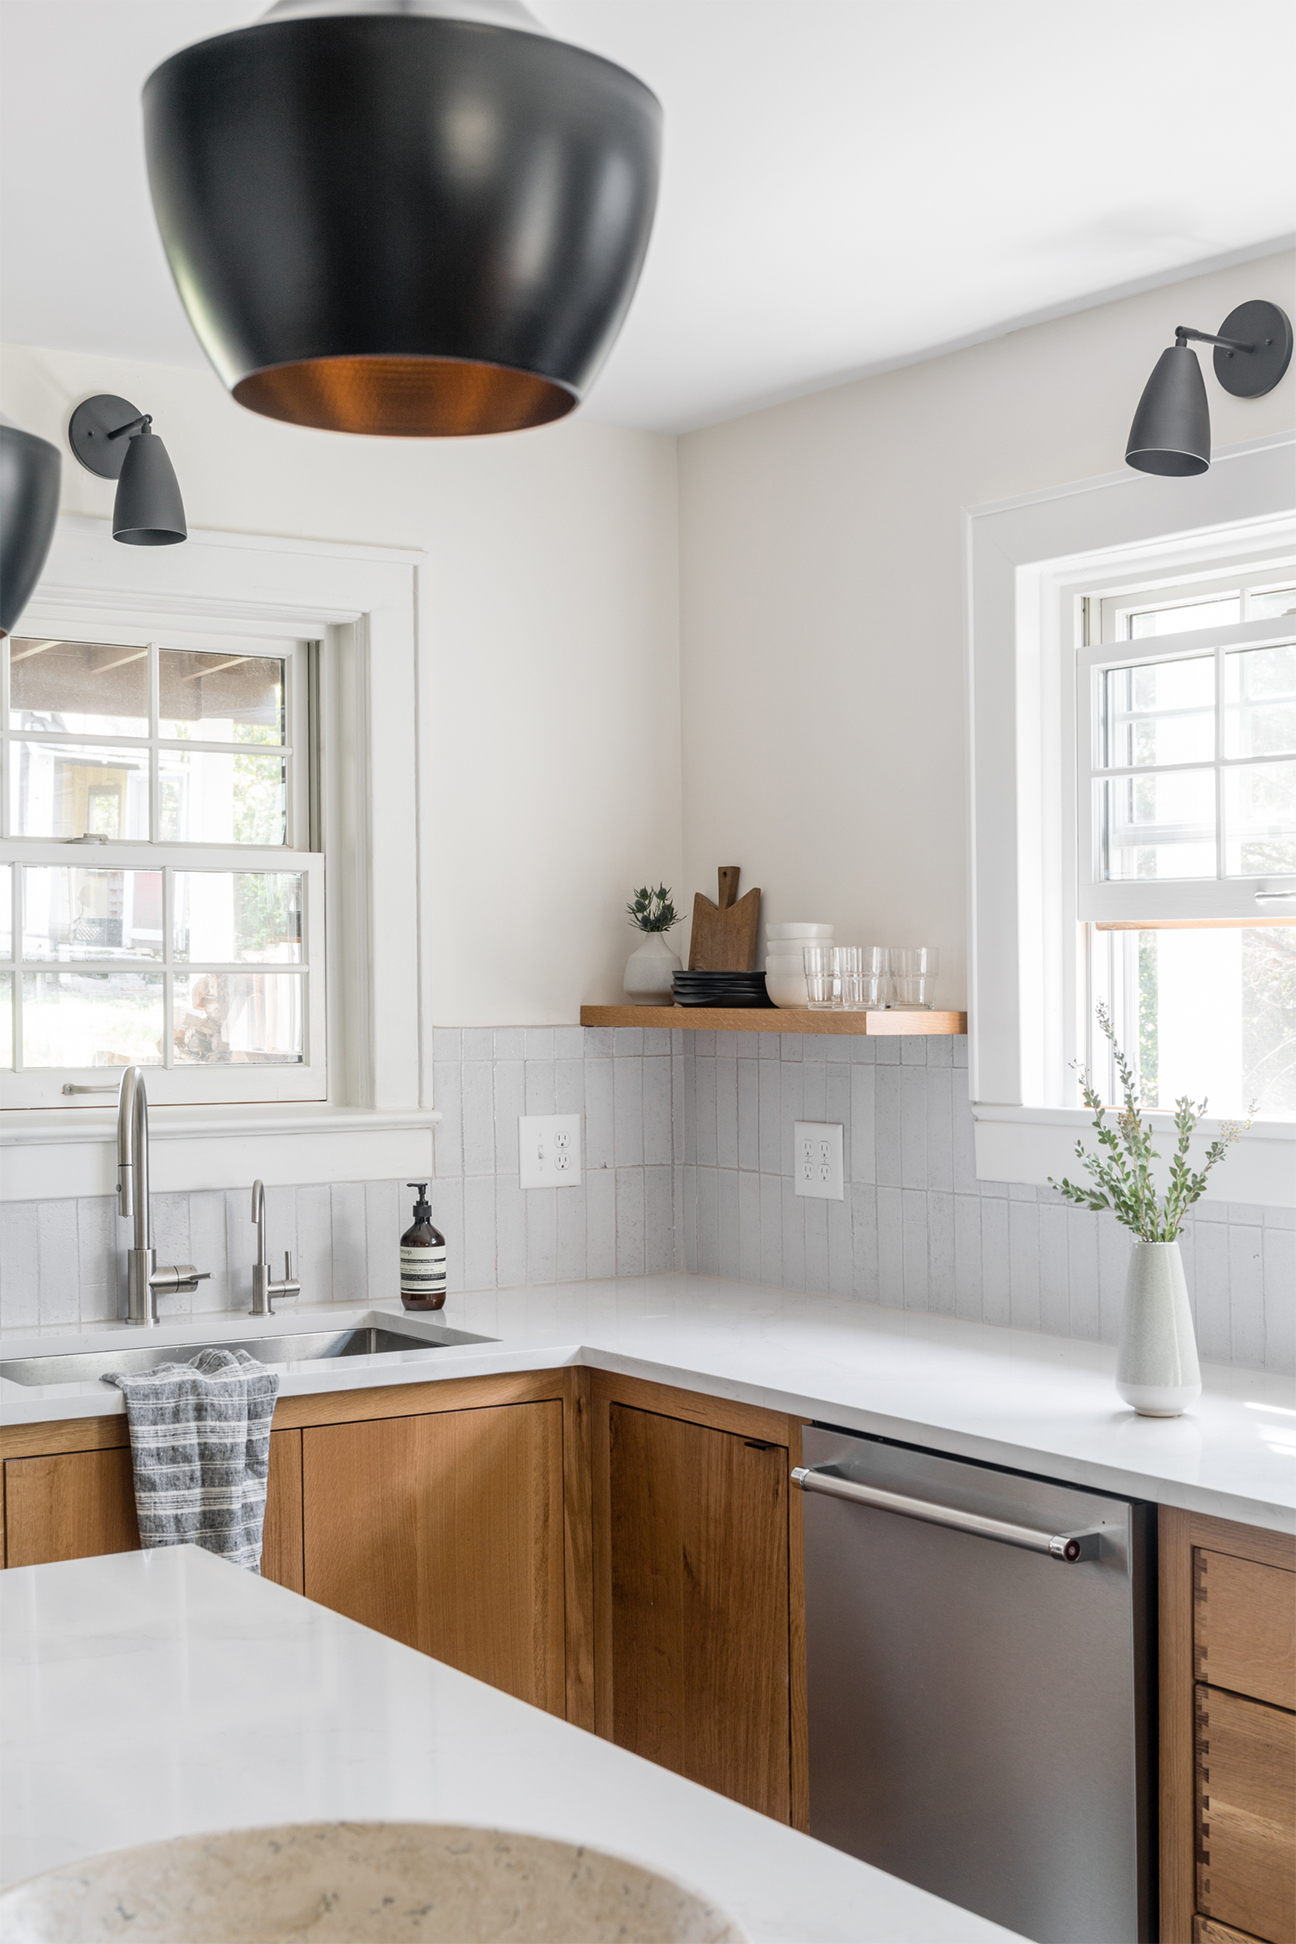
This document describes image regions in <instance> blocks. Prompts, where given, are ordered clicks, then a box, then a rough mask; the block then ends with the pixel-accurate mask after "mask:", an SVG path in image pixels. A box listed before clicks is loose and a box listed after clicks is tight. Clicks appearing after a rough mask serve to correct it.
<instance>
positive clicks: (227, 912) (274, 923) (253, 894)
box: [172, 871, 302, 965]
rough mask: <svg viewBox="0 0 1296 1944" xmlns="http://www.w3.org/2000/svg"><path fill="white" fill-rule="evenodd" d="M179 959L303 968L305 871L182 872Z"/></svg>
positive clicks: (177, 894) (177, 887) (177, 888)
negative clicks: (277, 964)
mask: <svg viewBox="0 0 1296 1944" xmlns="http://www.w3.org/2000/svg"><path fill="white" fill-rule="evenodd" d="M173 884H174V891H173V896H174V899H175V906H174V910H175V939H174V944H173V947H172V949H173V951H174V953H175V956H176V958H177V959H179V960H181V961H182V962H183V961H185V960H189V959H193V960H203V961H207V962H212V963H216V964H220V965H228V964H231V963H236V962H238V961H239V960H243V961H245V962H249V963H259V964H273V963H275V962H276V961H277V962H278V963H280V964H285V965H297V964H300V963H301V955H302V946H301V935H302V923H301V908H302V881H301V873H300V871H177V872H176V874H175V878H174V880H173Z"/></svg>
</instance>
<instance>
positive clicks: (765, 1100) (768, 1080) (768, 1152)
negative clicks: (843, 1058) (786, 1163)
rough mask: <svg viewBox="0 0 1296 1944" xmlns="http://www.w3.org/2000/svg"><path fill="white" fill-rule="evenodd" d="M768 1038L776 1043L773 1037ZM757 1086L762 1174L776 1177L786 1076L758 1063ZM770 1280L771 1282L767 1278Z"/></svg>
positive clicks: (765, 1063) (774, 1062)
mask: <svg viewBox="0 0 1296 1944" xmlns="http://www.w3.org/2000/svg"><path fill="white" fill-rule="evenodd" d="M766 1038H767V1039H769V1040H771V1041H772V1040H774V1034H773V1033H767V1034H766ZM756 1075H757V1085H758V1090H759V1095H760V1100H759V1109H758V1111H759V1115H760V1170H761V1173H762V1174H768V1175H776V1174H778V1173H779V1172H780V1170H781V1168H782V1165H783V1161H782V1140H781V1138H780V1135H781V1127H780V1122H781V1120H782V1115H783V1095H782V1085H781V1082H782V1073H781V1070H780V1065H779V1062H778V1061H777V1060H758V1061H757V1063H756ZM767 1280H768V1278H767Z"/></svg>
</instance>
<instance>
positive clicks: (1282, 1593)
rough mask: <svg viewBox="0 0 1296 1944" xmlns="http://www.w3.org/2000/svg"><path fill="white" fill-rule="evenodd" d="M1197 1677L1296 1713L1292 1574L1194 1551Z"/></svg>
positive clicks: (1295, 1603)
mask: <svg viewBox="0 0 1296 1944" xmlns="http://www.w3.org/2000/svg"><path fill="white" fill-rule="evenodd" d="M1193 1660H1194V1666H1195V1672H1196V1678H1197V1679H1198V1680H1199V1681H1206V1682H1208V1683H1209V1684H1210V1686H1211V1687H1214V1688H1229V1689H1230V1690H1231V1691H1232V1692H1233V1693H1234V1694H1247V1695H1250V1696H1251V1697H1252V1699H1253V1700H1256V1701H1268V1702H1270V1703H1271V1704H1272V1705H1273V1706H1274V1707H1275V1708H1296V1573H1285V1572H1283V1571H1282V1570H1281V1568H1279V1567H1277V1566H1260V1565H1258V1564H1257V1563H1256V1562H1255V1561H1254V1560H1250V1559H1235V1558H1234V1557H1233V1556H1232V1555H1231V1554H1229V1553H1219V1552H1208V1551H1206V1550H1204V1549H1203V1548H1202V1547H1200V1546H1199V1547H1197V1548H1196V1549H1195V1550H1194V1553H1193Z"/></svg>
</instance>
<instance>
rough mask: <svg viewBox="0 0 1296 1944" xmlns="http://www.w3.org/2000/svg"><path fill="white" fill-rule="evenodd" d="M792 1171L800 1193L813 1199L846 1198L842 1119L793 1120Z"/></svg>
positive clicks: (797, 1190) (840, 1199) (835, 1199)
mask: <svg viewBox="0 0 1296 1944" xmlns="http://www.w3.org/2000/svg"><path fill="white" fill-rule="evenodd" d="M792 1171H793V1178H794V1180H795V1184H796V1192H797V1194H798V1195H808V1196H810V1198H811V1199H812V1200H814V1201H844V1200H845V1198H846V1177H845V1169H844V1167H843V1165H842V1131H841V1123H840V1121H795V1122H794V1123H793V1127H792Z"/></svg>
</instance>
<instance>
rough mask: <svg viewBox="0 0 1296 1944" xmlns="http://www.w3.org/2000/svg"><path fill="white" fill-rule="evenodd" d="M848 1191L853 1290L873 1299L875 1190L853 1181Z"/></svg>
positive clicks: (875, 1288) (875, 1283) (875, 1276)
mask: <svg viewBox="0 0 1296 1944" xmlns="http://www.w3.org/2000/svg"><path fill="white" fill-rule="evenodd" d="M789 1185H790V1184H789ZM848 1192H849V1194H850V1198H851V1251H852V1254H853V1255H854V1258H855V1276H854V1294H855V1296H856V1297H857V1298H858V1300H859V1301H860V1302H861V1303H876V1302H877V1300H878V1235H877V1190H876V1189H875V1188H874V1187H873V1186H872V1185H871V1184H870V1183H868V1182H863V1181H855V1182H852V1183H851V1186H850V1189H849V1190H848Z"/></svg>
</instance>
